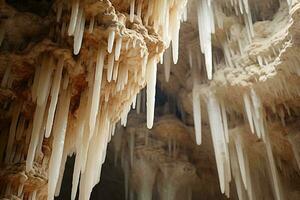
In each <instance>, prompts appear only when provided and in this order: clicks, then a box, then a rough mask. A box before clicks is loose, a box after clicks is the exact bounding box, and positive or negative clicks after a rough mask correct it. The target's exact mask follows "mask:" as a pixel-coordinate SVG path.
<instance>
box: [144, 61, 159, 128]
mask: <svg viewBox="0 0 300 200" xmlns="http://www.w3.org/2000/svg"><path fill="white" fill-rule="evenodd" d="M156 72H157V60H156V58H155V57H154V58H151V59H150V60H149V62H148V64H147V77H146V79H147V80H146V81H147V127H148V128H152V126H153V120H154V107H155V87H156Z"/></svg>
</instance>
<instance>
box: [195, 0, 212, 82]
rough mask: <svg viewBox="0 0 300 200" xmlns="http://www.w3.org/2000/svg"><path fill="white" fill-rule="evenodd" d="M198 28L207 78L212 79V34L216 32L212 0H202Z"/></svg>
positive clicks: (198, 9) (198, 13) (198, 10)
mask: <svg viewBox="0 0 300 200" xmlns="http://www.w3.org/2000/svg"><path fill="white" fill-rule="evenodd" d="M197 16H198V28H199V38H200V46H201V51H202V53H204V56H205V66H206V73H207V78H208V79H209V80H211V79H212V70H213V69H212V67H213V66H212V45H211V34H212V33H214V32H215V28H214V26H215V25H214V19H213V14H212V8H211V5H210V0H201V1H199V2H198V8H197Z"/></svg>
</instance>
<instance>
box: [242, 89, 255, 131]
mask: <svg viewBox="0 0 300 200" xmlns="http://www.w3.org/2000/svg"><path fill="white" fill-rule="evenodd" d="M243 99H244V105H245V111H246V114H247V119H248V122H249V125H250V128H251V132H252V133H254V127H253V120H252V109H251V102H250V99H249V96H248V94H246V93H245V94H244V95H243Z"/></svg>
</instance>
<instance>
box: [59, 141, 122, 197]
mask: <svg viewBox="0 0 300 200" xmlns="http://www.w3.org/2000/svg"><path fill="white" fill-rule="evenodd" d="M111 149H112V148H111V147H110V146H109V147H108V150H107V156H106V160H105V162H104V164H103V165H102V171H101V179H100V182H99V183H98V184H97V185H96V186H95V187H94V188H93V191H92V194H91V197H90V200H96V199H97V200H100V199H101V200H123V199H124V197H125V192H124V187H125V186H124V175H123V170H122V168H121V165H120V164H119V163H118V164H117V165H115V164H114V152H113V151H112V150H111ZM74 163H75V156H72V157H69V158H68V160H67V162H66V167H65V172H64V177H63V182H62V185H61V191H60V195H59V196H58V197H56V198H55V200H70V199H71V190H72V176H73V169H74ZM78 192H80V191H79V188H78V190H77V196H76V199H78Z"/></svg>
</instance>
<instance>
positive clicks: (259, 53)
mask: <svg viewBox="0 0 300 200" xmlns="http://www.w3.org/2000/svg"><path fill="white" fill-rule="evenodd" d="M196 4H197V5H198V7H197V10H196V12H197V13H198V18H197V21H198V27H199V41H200V50H201V51H202V52H203V56H201V54H194V53H193V52H194V51H193V50H188V54H189V55H188V57H189V65H190V67H191V68H192V71H193V72H194V73H195V74H196V75H195V74H193V76H192V77H193V89H192V102H193V116H194V124H195V138H196V142H197V144H201V117H203V116H201V110H202V109H203V108H206V109H205V111H207V116H206V115H205V117H206V118H205V119H204V122H208V123H209V124H210V130H211V135H212V141H213V147H214V151H215V159H216V164H217V170H218V176H219V183H220V189H221V192H222V193H224V194H226V196H227V197H230V195H229V193H230V183H231V182H232V180H231V179H232V177H233V179H234V181H235V185H236V188H237V192H238V197H239V199H261V198H266V197H268V196H269V195H270V194H268V193H267V192H264V191H260V190H259V188H257V187H256V186H257V185H259V181H261V180H260V179H259V178H258V177H254V175H253V174H254V173H255V172H253V171H254V169H252V170H251V168H250V166H251V165H250V164H249V162H252V160H250V158H249V157H252V155H250V154H251V153H252V154H254V153H253V152H251V153H249V152H248V153H247V151H246V150H245V149H246V147H245V145H246V144H245V143H247V139H249V138H247V139H245V137H247V136H243V135H244V134H248V133H253V134H255V137H256V139H257V140H258V141H262V142H263V145H264V146H265V147H264V155H265V157H264V158H265V159H266V162H265V163H264V164H265V165H267V167H266V166H264V167H262V168H263V169H265V168H268V171H269V177H270V179H269V181H270V185H271V186H272V189H271V191H272V194H271V195H272V196H273V198H274V199H277V200H279V199H286V198H291V199H296V198H297V195H295V196H293V195H294V194H292V193H293V192H295V191H297V190H295V191H293V192H291V191H289V184H288V183H286V180H287V179H288V178H289V177H287V176H286V174H287V173H286V172H283V171H285V170H283V169H281V168H279V166H281V165H282V163H281V164H280V161H278V160H277V159H278V156H279V155H278V154H276V153H275V151H276V150H275V149H274V148H273V145H272V144H273V143H275V142H274V140H275V141H276V139H275V138H273V140H272V139H270V135H272V132H274V131H275V130H274V129H272V128H271V124H272V123H273V122H274V121H278V119H280V121H281V123H282V124H283V126H285V125H286V122H285V121H286V120H287V118H288V116H289V117H290V118H296V117H297V116H299V108H298V106H297V105H296V102H297V101H299V97H300V93H299V92H300V91H299V87H298V86H297V85H299V81H300V79H299V69H298V64H299V59H298V58H297V56H296V55H297V54H298V53H299V47H298V39H297V37H298V36H297V35H298V34H299V29H298V28H296V27H297V26H299V23H298V21H299V17H298V16H299V14H298V13H299V5H300V4H299V2H298V1H264V2H262V3H259V6H256V7H255V6H253V4H254V2H253V1H223V2H222V3H221V2H220V1H217V0H216V1H210V0H208V1H201V2H197V3H196ZM264 8H267V9H269V10H271V12H273V16H262V15H263V14H261V12H262V10H263V9H264ZM264 17H266V18H264ZM204 27H205V28H204ZM213 37H214V40H213V39H212V38H213ZM194 46H195V45H194V44H192V43H191V44H190V47H188V48H193V47H194ZM203 66H204V67H203ZM212 66H214V68H212ZM203 68H204V69H203ZM200 71H202V72H206V73H207V78H206V79H204V80H203V79H201V76H200V75H199V74H200ZM213 71H214V74H213ZM202 77H203V76H202ZM207 79H208V80H210V79H212V80H211V81H207ZM200 102H201V103H200ZM202 112H203V111H202ZM241 118H242V119H241ZM243 119H244V120H243ZM202 121H203V120H202ZM243 121H244V122H245V123H247V124H249V129H250V131H248V130H247V128H246V129H245V128H236V129H237V130H235V131H233V128H234V127H239V126H240V123H243ZM232 132H238V133H237V134H233V133H232ZM282 135H284V131H282V132H281V133H280V134H279V135H278V136H277V137H278V138H277V140H279V141H281V142H282V143H285V142H287V143H289V142H288V139H287V138H284V137H282ZM251 137H252V136H251ZM242 138H244V139H242ZM258 143H259V142H258ZM294 145H295V144H292V143H290V144H289V145H287V147H286V148H288V149H291V147H292V148H293V149H295V147H293V146H294ZM282 146H283V145H282ZM287 151H288V150H287ZM277 153H278V152H277ZM292 157H293V159H291V160H290V162H291V163H294V162H295V161H297V160H298V157H299V152H297V151H294V155H293V153H292ZM276 161H277V162H276ZM261 165H263V164H261ZM297 170H299V169H296V170H292V171H294V172H295V173H297ZM257 173H259V172H257ZM282 179H284V180H282ZM283 182H284V184H283ZM290 192H291V193H290Z"/></svg>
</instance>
